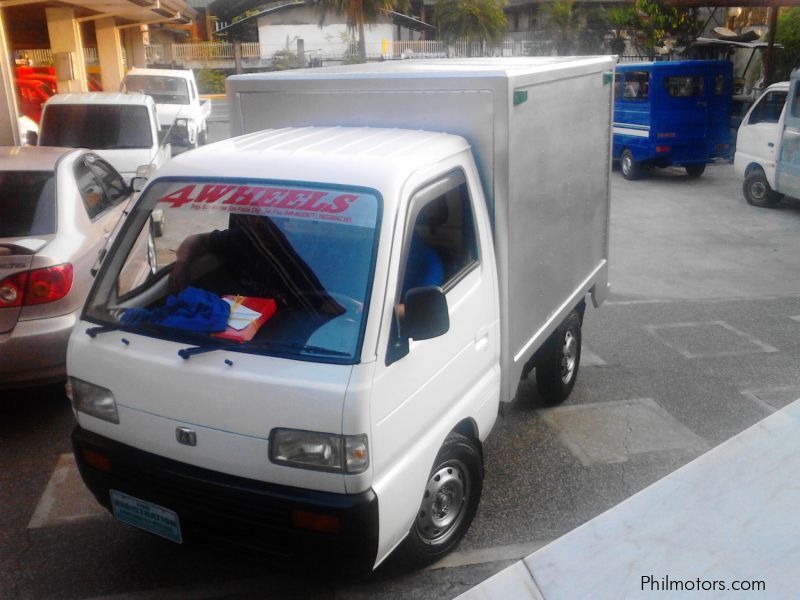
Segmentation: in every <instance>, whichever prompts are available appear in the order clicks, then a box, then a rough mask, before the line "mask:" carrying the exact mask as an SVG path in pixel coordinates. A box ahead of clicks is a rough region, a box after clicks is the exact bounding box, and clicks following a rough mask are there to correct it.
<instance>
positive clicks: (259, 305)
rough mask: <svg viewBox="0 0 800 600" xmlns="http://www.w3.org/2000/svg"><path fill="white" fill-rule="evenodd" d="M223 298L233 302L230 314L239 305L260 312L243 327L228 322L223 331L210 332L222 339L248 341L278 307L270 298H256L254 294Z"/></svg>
mask: <svg viewBox="0 0 800 600" xmlns="http://www.w3.org/2000/svg"><path fill="white" fill-rule="evenodd" d="M223 299H226V300H230V301H232V302H233V305H232V306H231V315H233V314H234V312H235V311H236V308H237V307H239V306H243V307H245V308H249V309H250V310H254V311H256V312H257V313H260V314H261V316H260V317H258V318H256V319H254V320H253V322H252V323H250V324H249V325H248V326H247V327H245V328H244V329H235V328H233V327H231V326H230V324H229V325H228V328H227V329H226V330H225V331H222V332H220V333H213V334H212V335H213V336H214V337H217V338H222V339H223V340H233V341H235V342H249V341H250V340H252V339H253V336H254V335H255V334H256V333H258V330H259V329H261V326H262V325H263V324H264V323H266V322H267V321H268V320H269V318H270V317H271V316H272V315H274V314H275V311H276V310H277V309H278V305H277V304H276V303H275V300H273V299H272V298H257V297H254V296H234V295H227V296H223ZM228 323H230V321H228Z"/></svg>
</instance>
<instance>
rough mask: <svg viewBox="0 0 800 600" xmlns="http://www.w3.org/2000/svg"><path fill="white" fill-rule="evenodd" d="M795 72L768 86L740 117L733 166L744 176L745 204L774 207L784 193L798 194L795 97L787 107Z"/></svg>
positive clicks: (793, 95)
mask: <svg viewBox="0 0 800 600" xmlns="http://www.w3.org/2000/svg"><path fill="white" fill-rule="evenodd" d="M796 82H797V75H796V73H792V79H791V82H790V81H781V82H779V83H773V84H772V85H771V86H769V87H768V88H767V89H766V90H765V91H764V93H763V94H762V95H761V97H760V98H759V99H758V100H757V101H756V102H755V104H753V106H752V108H751V109H750V111H749V112H748V113H747V116H746V117H745V118H744V119H743V120H742V124H741V126H740V127H739V132H738V134H737V139H736V155H735V156H734V160H733V166H734V169H735V171H736V174H737V175H739V176H740V177H743V178H744V184H743V186H742V191H743V193H744V198H745V200H746V201H747V203H748V204H752V205H753V206H762V207H773V206H775V205H776V204H778V202H780V200H781V198H783V195H784V194H789V195H790V196H794V197H800V185H798V181H799V180H798V179H797V177H798V175H800V171H798V166H800V155H798V150H800V148H798V147H797V142H798V140H796V139H795V138H796V137H798V136H800V128H799V127H798V124H799V123H800V113H798V112H797V107H796V104H797V101H796V100H793V102H792V105H791V106H792V107H791V108H790V109H787V108H786V106H787V102H786V98H787V96H789V97H791V98H793V99H796V98H797V89H796V86H797V83H796Z"/></svg>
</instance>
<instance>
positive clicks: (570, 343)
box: [536, 310, 581, 405]
mask: <svg viewBox="0 0 800 600" xmlns="http://www.w3.org/2000/svg"><path fill="white" fill-rule="evenodd" d="M580 364H581V317H580V315H579V314H578V312H577V311H574V310H573V311H572V312H571V313H570V314H569V315H568V316H567V318H566V319H564V322H563V323H561V325H559V326H558V329H556V330H555V331H554V332H553V334H552V335H551V336H550V337H549V338H548V340H547V341H546V342H545V343H544V346H543V348H542V350H541V357H540V358H539V359H538V361H537V362H536V387H537V388H538V389H539V395H540V396H541V397H542V399H543V400H544V401H545V402H546V403H547V404H548V405H553V404H560V403H561V402H563V401H564V400H566V399H567V397H568V396H569V394H570V392H572V388H573V387H575V381H576V380H577V379H578V368H579V367H580Z"/></svg>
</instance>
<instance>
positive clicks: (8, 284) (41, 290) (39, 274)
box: [0, 264, 73, 308]
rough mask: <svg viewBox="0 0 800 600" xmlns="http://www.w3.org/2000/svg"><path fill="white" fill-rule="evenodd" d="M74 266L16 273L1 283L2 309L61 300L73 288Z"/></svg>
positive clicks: (66, 265)
mask: <svg viewBox="0 0 800 600" xmlns="http://www.w3.org/2000/svg"><path fill="white" fill-rule="evenodd" d="M72 273H73V269H72V265H70V264H63V265H57V266H55V267H45V268H43V269H34V270H33V271H23V272H21V273H14V274H13V275H10V276H8V277H6V278H5V279H3V280H2V281H0V308H8V307H12V306H30V305H33V304H46V303H47V302H55V301H56V300H61V299H62V298H63V297H64V296H66V295H67V294H68V293H69V290H70V289H71V288H72Z"/></svg>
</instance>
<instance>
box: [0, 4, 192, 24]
mask: <svg viewBox="0 0 800 600" xmlns="http://www.w3.org/2000/svg"><path fill="white" fill-rule="evenodd" d="M30 4H41V5H45V6H47V7H56V6H66V7H71V8H75V9H76V11H77V13H78V18H79V19H82V20H90V19H97V18H101V17H114V18H117V19H120V20H121V21H123V22H126V23H130V24H143V25H145V24H147V23H155V22H159V23H164V22H174V23H189V22H191V21H192V19H194V18H196V17H197V11H196V10H195V9H193V8H192V7H191V6H189V5H188V4H187V3H186V2H184V0H60V1H57V2H48V1H43V0H0V8H9V7H12V6H22V5H30Z"/></svg>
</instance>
